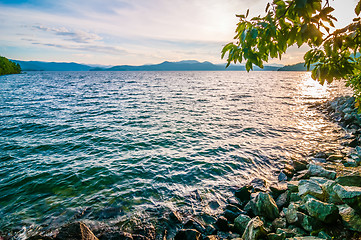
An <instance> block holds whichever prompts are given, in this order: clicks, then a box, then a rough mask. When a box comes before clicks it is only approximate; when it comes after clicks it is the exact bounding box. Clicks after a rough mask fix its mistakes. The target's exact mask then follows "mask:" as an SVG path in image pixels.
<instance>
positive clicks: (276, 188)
mask: <svg viewBox="0 0 361 240" xmlns="http://www.w3.org/2000/svg"><path fill="white" fill-rule="evenodd" d="M270 190H271V192H272V195H273V196H274V197H275V198H277V197H278V196H279V195H280V194H282V193H284V192H286V191H287V183H285V182H282V183H274V184H272V185H271V186H270Z"/></svg>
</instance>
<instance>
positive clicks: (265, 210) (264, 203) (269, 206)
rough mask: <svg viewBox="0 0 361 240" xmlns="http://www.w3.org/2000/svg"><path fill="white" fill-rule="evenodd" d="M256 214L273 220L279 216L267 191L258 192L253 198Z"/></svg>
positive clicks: (275, 205) (274, 203)
mask: <svg viewBox="0 0 361 240" xmlns="http://www.w3.org/2000/svg"><path fill="white" fill-rule="evenodd" d="M255 207H256V213H257V214H256V215H260V216H263V217H266V218H268V219H270V220H273V219H275V218H277V217H278V216H279V211H278V207H277V204H276V202H275V200H274V199H273V198H272V197H271V195H269V194H268V193H263V192H260V193H259V194H258V195H257V197H256V199H255Z"/></svg>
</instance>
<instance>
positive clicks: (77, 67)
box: [11, 60, 92, 71]
mask: <svg viewBox="0 0 361 240" xmlns="http://www.w3.org/2000/svg"><path fill="white" fill-rule="evenodd" d="M11 61H13V62H15V63H18V64H19V65H20V67H21V70H22V71H89V70H90V69H91V68H92V67H91V66H88V65H84V64H79V63H73V62H72V63H63V62H39V61H19V60H11Z"/></svg>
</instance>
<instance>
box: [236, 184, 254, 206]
mask: <svg viewBox="0 0 361 240" xmlns="http://www.w3.org/2000/svg"><path fill="white" fill-rule="evenodd" d="M251 190H252V187H251V186H249V185H246V186H243V187H241V188H239V189H238V190H236V192H235V193H234V195H235V196H236V198H238V200H239V201H240V204H241V205H242V206H244V205H245V204H246V203H247V202H248V201H249V200H250V199H251Z"/></svg>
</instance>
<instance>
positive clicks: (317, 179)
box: [310, 177, 333, 185]
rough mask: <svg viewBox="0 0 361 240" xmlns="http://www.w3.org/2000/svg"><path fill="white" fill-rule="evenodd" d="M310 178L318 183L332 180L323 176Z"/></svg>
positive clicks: (321, 183)
mask: <svg viewBox="0 0 361 240" xmlns="http://www.w3.org/2000/svg"><path fill="white" fill-rule="evenodd" d="M310 180H312V181H314V182H317V183H318V184H320V185H323V184H325V183H326V182H327V181H333V180H330V179H328V178H324V177H310Z"/></svg>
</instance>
